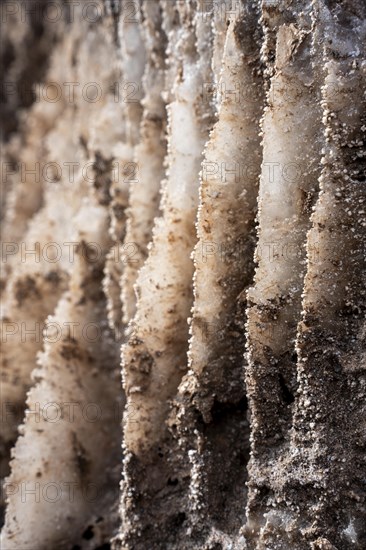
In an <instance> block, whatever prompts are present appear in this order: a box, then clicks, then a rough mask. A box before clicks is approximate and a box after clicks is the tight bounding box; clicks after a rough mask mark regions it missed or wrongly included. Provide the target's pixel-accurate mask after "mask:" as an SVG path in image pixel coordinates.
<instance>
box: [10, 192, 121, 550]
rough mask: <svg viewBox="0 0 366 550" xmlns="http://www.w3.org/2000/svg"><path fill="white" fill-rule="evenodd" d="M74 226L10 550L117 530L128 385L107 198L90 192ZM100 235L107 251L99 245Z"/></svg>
mask: <svg viewBox="0 0 366 550" xmlns="http://www.w3.org/2000/svg"><path fill="white" fill-rule="evenodd" d="M75 226H76V228H78V227H79V230H78V234H77V240H78V242H79V243H80V244H79V246H78V249H77V251H76V256H75V261H74V264H73V266H74V267H73V273H72V275H71V280H70V286H69V289H68V291H67V292H66V293H65V295H64V296H63V298H62V299H61V301H60V303H59V304H58V306H57V310H56V312H55V315H54V316H53V317H51V318H49V319H48V322H47V325H46V329H45V337H44V340H45V349H44V352H43V353H42V355H41V356H40V359H39V369H37V370H36V371H35V373H34V378H35V380H36V382H37V383H36V385H35V386H34V387H33V388H32V390H31V391H30V393H29V395H28V399H27V407H28V409H27V411H26V420H25V423H24V426H22V428H21V434H22V435H21V436H20V438H19V439H18V441H17V444H16V446H15V449H14V451H13V460H12V463H11V468H12V473H11V475H10V477H9V478H8V479H7V483H6V485H5V491H6V493H7V494H8V508H7V514H6V520H5V527H4V529H3V533H2V547H4V548H7V549H9V550H11V549H12V548H14V549H18V548H24V549H29V550H33V549H34V548H37V549H39V550H42V549H46V548H47V549H48V548H60V549H62V548H65V549H66V548H70V545H72V544H75V543H78V542H79V541H80V542H81V541H82V539H83V534H84V533H85V532H89V534H90V535H91V536H90V537H89V536H88V537H85V536H84V538H93V545H101V544H103V543H106V542H108V540H109V538H110V536H111V535H112V534H113V530H112V529H111V525H109V523H110V522H111V518H110V517H109V516H110V513H111V511H110V507H111V506H112V505H113V499H114V500H115V497H116V496H117V494H116V492H115V488H116V487H117V484H118V479H119V473H120V472H119V468H117V470H115V466H116V465H118V456H119V454H120V450H119V449H120V444H119V437H120V434H119V431H120V427H119V414H118V413H119V406H120V401H119V394H120V392H119V389H118V380H119V372H118V371H119V369H118V365H119V354H118V345H117V344H116V343H115V342H114V341H113V338H112V336H111V333H110V331H109V329H108V325H107V319H106V312H105V303H104V297H103V293H102V289H101V279H102V274H103V263H104V256H105V252H106V251H107V246H108V244H109V242H105V240H106V236H107V235H108V231H107V217H106V210H105V208H103V207H101V206H97V205H93V203H92V202H89V201H88V200H84V203H83V206H82V208H81V209H80V211H79V213H78V216H77V218H76V219H75ZM86 227H88V229H87V230H85V228H86ZM91 242H92V243H98V244H99V246H100V251H104V254H103V253H102V254H98V255H96V254H95V250H94V249H93V248H90V246H89V244H88V243H91ZM112 379H114V382H113V383H111V380H112ZM106 450H108V452H106ZM103 509H104V512H103ZM116 512H117V508H116V509H115V513H116ZM97 518H98V521H97V522H96V520H97ZM114 519H115V520H116V519H117V516H116V515H115V517H114ZM93 520H94V522H95V523H93ZM93 547H95V546H93Z"/></svg>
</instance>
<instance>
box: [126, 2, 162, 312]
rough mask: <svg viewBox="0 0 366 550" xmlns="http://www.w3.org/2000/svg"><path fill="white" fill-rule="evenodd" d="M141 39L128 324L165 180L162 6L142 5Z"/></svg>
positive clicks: (129, 229)
mask: <svg viewBox="0 0 366 550" xmlns="http://www.w3.org/2000/svg"><path fill="white" fill-rule="evenodd" d="M143 16H144V21H143V27H142V28H143V31H144V34H143V38H144V44H145V51H146V56H147V63H146V67H145V73H144V76H143V81H142V85H143V89H144V98H143V100H142V102H141V104H142V106H143V108H144V112H143V118H142V121H141V129H140V142H139V144H138V145H137V146H136V148H135V157H134V163H135V166H136V175H135V179H134V180H133V181H132V182H131V185H130V197H129V208H128V214H127V215H128V217H127V226H126V237H125V241H124V246H123V251H122V255H123V256H122V263H123V266H124V267H123V275H122V303H123V310H124V320H125V322H127V321H128V320H130V319H132V318H133V316H134V314H135V308H136V304H135V293H134V289H133V288H134V284H135V282H136V278H137V274H138V271H139V270H140V268H141V266H142V265H143V263H144V261H145V259H146V257H147V245H148V244H149V242H150V241H151V232H152V228H153V223H154V219H155V217H156V216H157V215H158V213H159V203H160V194H159V192H160V186H161V181H162V180H163V177H164V175H165V168H164V159H165V155H166V139H165V132H166V107H165V102H164V100H163V97H162V94H163V91H164V77H165V48H166V46H167V43H166V36H165V33H164V32H163V30H162V13H161V6H160V5H159V3H158V2H156V3H152V2H145V3H144V4H143Z"/></svg>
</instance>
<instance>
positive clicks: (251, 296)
mask: <svg viewBox="0 0 366 550" xmlns="http://www.w3.org/2000/svg"><path fill="white" fill-rule="evenodd" d="M265 5H266V4H264V10H265V14H266V12H267V9H268V13H267V16H268V17H269V16H271V17H272V15H273V19H274V21H275V22H276V26H275V36H276V44H275V51H274V52H272V51H271V48H270V44H271V40H269V41H268V43H267V49H266V48H263V50H262V51H263V52H265V53H266V57H265V58H264V61H265V62H266V63H267V66H268V70H269V71H272V72H273V76H272V77H271V79H270V85H269V90H268V93H267V107H266V109H265V113H264V116H263V121H262V132H263V160H262V173H261V181H260V187H259V198H258V201H259V212H258V220H259V228H258V244H257V249H256V254H255V259H256V261H257V262H258V267H257V268H256V272H255V280H254V285H253V287H252V288H250V289H249V291H248V323H247V332H248V352H249V353H248V361H249V364H248V368H247V375H246V381H247V393H248V398H249V402H250V415H251V416H250V418H251V426H250V427H251V459H250V464H249V481H248V490H249V492H248V509H247V513H248V523H247V533H248V536H249V542H248V544H249V547H250V548H254V547H255V548H257V546H256V544H257V537H258V533H259V531H260V529H263V530H266V529H273V522H274V520H273V521H272V519H271V518H272V516H271V510H272V509H273V506H274V505H275V504H276V502H277V498H280V490H279V487H280V485H281V468H280V464H281V460H282V457H283V453H284V452H285V450H286V447H287V446H288V439H289V433H290V428H291V425H292V414H293V406H294V405H293V403H294V399H295V392H296V352H295V338H296V332H297V324H298V322H299V320H300V314H301V293H302V289H303V280H304V275H305V259H306V251H305V242H306V233H307V230H308V229H309V228H310V214H311V208H312V205H313V204H314V201H315V200H316V196H317V189H318V177H319V175H320V150H321V147H322V144H323V139H322V132H321V107H320V97H319V86H318V84H317V79H316V75H315V74H314V68H313V65H312V57H311V46H312V41H311V32H310V31H311V24H312V20H311V3H310V2H307V3H305V4H304V3H303V2H293V3H292V5H291V6H288V8H287V9H286V8H285V7H284V6H283V5H282V4H281V3H273V2H271V7H268V8H266V7H265ZM263 19H264V21H265V18H263ZM268 34H270V31H268V30H267V38H268ZM273 56H274V57H273ZM272 59H273V65H272ZM300 129H301V130H300ZM267 514H268V517H267ZM258 548H262V546H258Z"/></svg>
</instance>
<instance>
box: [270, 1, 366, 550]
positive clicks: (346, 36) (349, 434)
mask: <svg viewBox="0 0 366 550" xmlns="http://www.w3.org/2000/svg"><path fill="white" fill-rule="evenodd" d="M315 6H316V10H315V16H314V21H315V23H316V26H315V28H316V29H317V31H316V36H315V41H316V39H317V38H319V37H320V36H321V37H322V39H323V42H322V44H323V45H324V46H323V47H324V58H323V67H324V71H325V73H326V76H325V80H324V85H323V88H322V94H323V98H322V106H323V124H324V138H325V145H324V149H323V152H322V153H323V154H322V160H321V163H322V173H321V177H320V195H319V199H318V201H317V203H316V206H315V210H314V213H313V215H312V220H311V221H312V227H311V230H310V231H309V233H308V238H307V273H306V278H305V285H304V293H303V304H302V305H303V312H302V320H301V322H300V324H299V333H298V337H297V346H296V347H297V352H298V357H299V359H298V381H299V390H298V399H297V402H296V410H295V415H294V426H293V431H292V438H291V449H290V455H289V459H288V460H287V461H286V464H285V468H284V474H285V476H286V477H285V479H284V488H283V502H282V503H281V505H280V504H278V505H277V511H276V512H274V513H273V517H274V518H275V515H276V516H277V518H278V517H280V516H281V514H282V525H283V527H282V528H281V529H277V536H276V541H277V544H279V545H280V546H278V547H281V548H288V547H289V545H291V544H296V548H299V549H300V550H302V549H304V550H305V548H309V547H311V548H313V549H317V550H319V549H322V548H327V549H328V548H329V549H333V548H338V549H348V548H355V549H361V548H364V547H365V545H366V529H365V525H366V521H365V520H366V512H365V507H364V499H365V487H364V463H363V461H364V449H365V402H366V401H365V370H366V365H365V313H364V312H365V305H366V295H365V284H364V273H365V267H366V257H365V243H366V215H365V204H366V194H365V185H364V182H365V147H364V144H365V133H366V119H365V106H366V97H365V89H366V70H365V69H366V67H365V53H366V49H365V38H366V31H365V24H364V21H365V17H366V10H365V6H364V4H363V3H361V2H358V3H357V2H355V3H354V4H352V6H351V5H342V6H338V7H335V6H333V10H335V11H333V10H332V11H330V9H329V8H328V3H321V2H319V3H316V4H315ZM330 8H332V6H330ZM335 14H336V15H337V18H335V17H334V16H335ZM350 20H352V25H351V28H350ZM324 37H325V40H324ZM318 43H319V42H318ZM340 429H341V434H342V435H341V436H340ZM283 518H286V521H285V522H284V521H283ZM275 519H276V518H275ZM276 525H278V519H277V521H276ZM274 540H275V539H274V537H273V535H272V537H270V536H267V537H266V539H265V542H266V544H269V546H270V545H271V542H272V541H274ZM262 547H264V545H263V546H260V548H262ZM266 547H267V546H266Z"/></svg>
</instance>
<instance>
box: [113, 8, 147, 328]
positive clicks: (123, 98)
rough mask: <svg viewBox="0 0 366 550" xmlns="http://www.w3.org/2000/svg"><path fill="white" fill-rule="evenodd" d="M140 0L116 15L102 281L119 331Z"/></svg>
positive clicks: (136, 119)
mask: <svg viewBox="0 0 366 550" xmlns="http://www.w3.org/2000/svg"><path fill="white" fill-rule="evenodd" d="M143 4H144V2H143V1H141V2H140V1H139V0H132V1H131V2H130V1H123V2H121V4H120V7H119V10H118V14H117V15H116V29H117V44H116V48H117V50H118V55H119V64H120V68H121V77H120V80H119V81H117V82H116V89H115V93H116V100H117V101H118V102H119V103H120V104H121V106H122V119H121V120H119V124H120V125H121V129H122V132H123V140H122V141H121V142H120V143H118V144H116V145H115V146H114V159H115V164H116V167H117V171H115V172H114V173H113V177H112V185H111V195H112V202H111V207H110V212H111V227H110V232H111V235H112V238H113V240H114V241H115V244H114V246H113V248H112V249H111V251H110V254H109V256H108V259H107V263H106V268H105V272H106V277H105V279H104V282H103V286H104V290H105V292H106V295H107V299H108V310H109V322H110V325H111V327H113V328H115V329H116V331H117V334H118V333H119V334H120V333H121V331H122V330H123V329H124V324H123V319H122V315H123V310H124V305H123V301H122V297H121V293H123V295H124V296H125V295H126V297H127V294H128V293H129V294H132V297H130V299H131V300H132V301H133V288H132V287H131V288H129V289H128V291H127V290H126V292H125V291H124V290H123V289H122V279H121V277H122V274H123V270H124V267H125V264H126V254H127V257H129V256H128V255H129V253H130V248H129V246H128V245H127V246H126V245H125V244H124V239H125V236H126V220H127V208H128V203H129V194H130V189H131V186H132V185H133V184H134V182H135V181H136V179H138V166H137V165H136V163H135V160H134V156H135V147H136V145H137V144H138V142H139V139H140V124H141V117H142V110H143V108H142V105H141V100H142V98H143V86H142V77H143V74H144V70H145V58H146V54H145V47H144V42H143V29H142V6H143Z"/></svg>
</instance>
